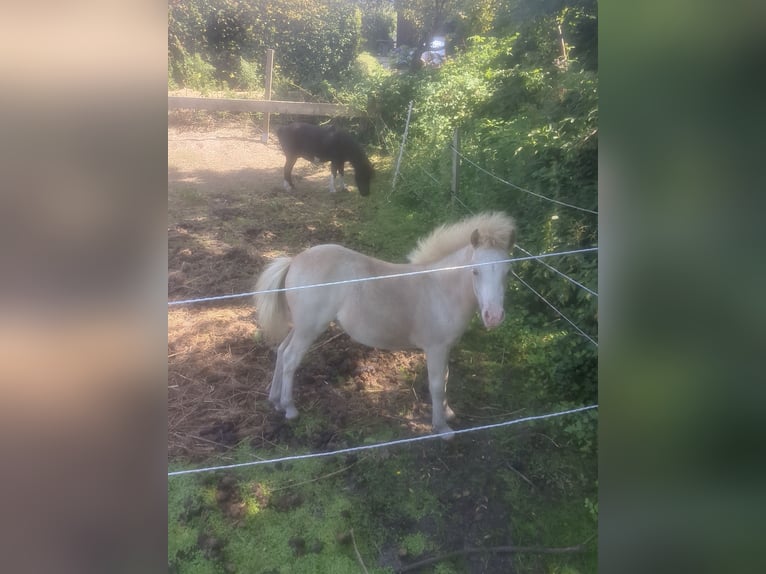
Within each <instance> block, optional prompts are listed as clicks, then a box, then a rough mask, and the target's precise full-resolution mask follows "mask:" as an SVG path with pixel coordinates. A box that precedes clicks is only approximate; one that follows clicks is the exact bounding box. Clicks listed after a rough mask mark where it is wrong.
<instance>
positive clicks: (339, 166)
mask: <svg viewBox="0 0 766 574" xmlns="http://www.w3.org/2000/svg"><path fill="white" fill-rule="evenodd" d="M339 173H340V189H341V191H346V189H347V188H346V182H345V181H343V162H337V161H333V162H332V163H331V165H330V193H335V192H336V191H337V190H336V188H335V179H336V177H337V175H338V174H339Z"/></svg>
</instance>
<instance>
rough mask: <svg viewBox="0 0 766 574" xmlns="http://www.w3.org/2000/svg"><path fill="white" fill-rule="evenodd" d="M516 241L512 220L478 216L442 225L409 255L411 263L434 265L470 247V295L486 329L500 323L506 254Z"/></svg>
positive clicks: (498, 215)
mask: <svg viewBox="0 0 766 574" xmlns="http://www.w3.org/2000/svg"><path fill="white" fill-rule="evenodd" d="M515 242H516V224H515V223H514V221H513V218H511V217H509V216H508V215H506V214H505V213H501V212H487V213H480V214H478V215H473V216H471V217H467V218H466V219H463V220H461V221H458V222H456V223H452V224H449V225H442V226H441V227H438V228H436V229H435V230H433V231H432V232H431V234H430V235H428V236H427V237H425V238H423V239H421V240H420V241H419V242H418V246H417V247H416V248H415V250H413V251H412V252H411V253H410V255H409V260H410V262H411V263H417V264H421V265H425V264H430V263H435V262H437V261H440V260H442V259H443V258H444V257H447V256H448V255H450V254H451V253H454V252H456V251H458V250H462V249H465V248H466V246H470V258H469V259H470V262H471V263H478V264H479V265H477V266H476V267H472V268H470V269H466V270H465V272H466V273H473V292H474V294H475V295H476V301H477V302H478V304H479V313H480V314H481V320H482V321H483V322H484V325H485V326H486V327H487V328H492V327H497V326H498V325H499V324H500V323H502V321H503V318H504V317H505V313H504V312H503V299H504V297H505V281H506V278H507V276H508V271H509V270H510V265H509V264H508V263H507V260H508V253H509V251H510V250H511V248H512V247H513V244H514V243H515Z"/></svg>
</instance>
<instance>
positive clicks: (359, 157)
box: [277, 122, 373, 195]
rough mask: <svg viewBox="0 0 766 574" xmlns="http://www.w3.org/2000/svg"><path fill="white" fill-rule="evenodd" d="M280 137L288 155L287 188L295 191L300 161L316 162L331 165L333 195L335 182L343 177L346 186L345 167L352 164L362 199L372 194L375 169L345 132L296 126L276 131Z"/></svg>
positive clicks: (302, 125)
mask: <svg viewBox="0 0 766 574" xmlns="http://www.w3.org/2000/svg"><path fill="white" fill-rule="evenodd" d="M277 137H278V138H279V143H280V145H281V146H282V151H283V152H284V154H285V169H284V176H285V181H284V186H285V189H293V188H294V187H295V186H294V185H293V178H292V171H293V166H294V165H295V162H296V161H297V160H298V158H299V157H302V158H304V159H307V160H309V161H313V162H328V161H329V162H331V165H330V169H331V174H330V191H332V192H334V191H336V190H335V178H336V176H337V175H338V174H340V187H341V189H346V184H345V183H344V182H343V166H344V165H345V163H346V162H349V163H350V164H351V165H352V166H353V168H354V176H355V179H356V186H357V188H359V193H360V194H361V195H369V194H370V180H371V179H372V174H373V168H372V164H370V160H369V159H367V155H366V154H365V153H364V150H363V149H362V147H361V146H360V145H359V144H358V143H357V142H356V141H355V140H354V138H352V137H351V136H350V135H349V134H348V133H346V132H344V131H343V130H339V129H337V128H336V127H335V126H328V127H321V126H315V125H313V124H306V123H302V122H294V123H292V124H289V125H286V126H282V127H280V128H279V129H278V130H277Z"/></svg>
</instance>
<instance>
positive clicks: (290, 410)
mask: <svg viewBox="0 0 766 574" xmlns="http://www.w3.org/2000/svg"><path fill="white" fill-rule="evenodd" d="M285 418H286V419H287V420H288V421H291V420H293V419H297V418H298V409H296V408H295V407H294V406H293V405H288V406H287V407H285Z"/></svg>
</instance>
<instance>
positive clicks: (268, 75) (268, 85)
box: [261, 48, 274, 143]
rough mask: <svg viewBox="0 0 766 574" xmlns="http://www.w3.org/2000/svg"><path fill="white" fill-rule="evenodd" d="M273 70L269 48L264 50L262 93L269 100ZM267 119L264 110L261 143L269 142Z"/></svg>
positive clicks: (272, 60) (267, 114)
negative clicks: (264, 84)
mask: <svg viewBox="0 0 766 574" xmlns="http://www.w3.org/2000/svg"><path fill="white" fill-rule="evenodd" d="M273 71H274V50H272V49H271V48H269V49H268V50H266V89H265V91H264V94H263V98H264V99H265V100H271V76H272V73H273ZM269 119H270V114H269V113H268V112H266V113H265V114H264V116H263V133H262V134H261V141H262V142H263V143H268V142H269Z"/></svg>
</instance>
